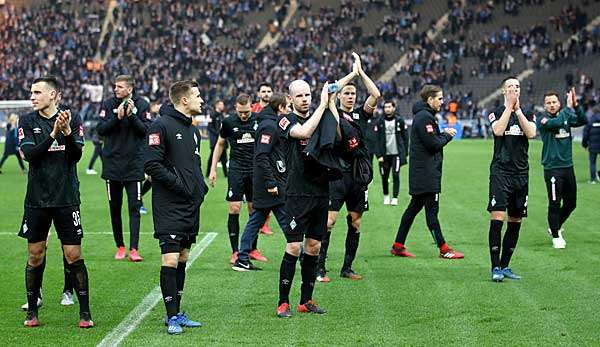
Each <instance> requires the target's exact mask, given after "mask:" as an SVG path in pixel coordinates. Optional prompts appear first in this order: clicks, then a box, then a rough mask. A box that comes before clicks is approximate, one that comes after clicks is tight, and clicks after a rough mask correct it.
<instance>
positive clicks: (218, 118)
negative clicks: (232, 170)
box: [206, 100, 227, 177]
mask: <svg viewBox="0 0 600 347" xmlns="http://www.w3.org/2000/svg"><path fill="white" fill-rule="evenodd" d="M223 111H225V103H223V100H217V102H215V110H214V113H213V114H211V115H209V118H208V125H207V126H206V130H207V131H208V141H209V142H208V143H209V145H210V154H209V155H208V161H207V163H206V177H208V175H209V174H210V165H211V164H212V157H213V153H214V152H215V146H216V145H217V140H218V139H219V131H220V130H221V123H223V119H224V118H225V114H224V113H223ZM219 161H220V162H221V166H222V167H223V176H225V177H227V151H223V153H222V154H221V158H219Z"/></svg>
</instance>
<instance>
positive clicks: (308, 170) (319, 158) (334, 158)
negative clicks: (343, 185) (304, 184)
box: [304, 110, 352, 182]
mask: <svg viewBox="0 0 600 347" xmlns="http://www.w3.org/2000/svg"><path fill="white" fill-rule="evenodd" d="M341 121H342V118H341V117H340V122H341ZM337 126H338V122H337V121H336V120H335V117H334V116H333V114H332V113H331V111H330V110H325V112H324V113H323V116H322V118H321V121H320V122H319V125H318V126H317V128H316V129H315V132H314V133H313V135H312V136H311V137H310V140H309V141H308V145H306V148H305V149H304V154H305V155H306V157H305V168H304V169H305V175H306V176H310V177H311V179H312V180H314V181H317V182H328V181H334V180H337V179H340V178H342V172H343V171H347V170H348V169H349V165H348V164H347V163H346V162H344V161H343V160H342V158H340V155H339V150H338V149H337V148H336V137H337ZM349 127H350V128H352V126H350V125H349Z"/></svg>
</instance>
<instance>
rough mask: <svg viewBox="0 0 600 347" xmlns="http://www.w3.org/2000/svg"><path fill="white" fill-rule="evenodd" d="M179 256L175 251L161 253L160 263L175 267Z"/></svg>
mask: <svg viewBox="0 0 600 347" xmlns="http://www.w3.org/2000/svg"><path fill="white" fill-rule="evenodd" d="M178 258H179V257H178V256H177V254H176V253H169V254H163V256H162V261H161V265H162V266H168V267H175V268H176V267H177V263H178V261H179V259H178Z"/></svg>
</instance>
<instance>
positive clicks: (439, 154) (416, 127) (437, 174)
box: [390, 84, 464, 259]
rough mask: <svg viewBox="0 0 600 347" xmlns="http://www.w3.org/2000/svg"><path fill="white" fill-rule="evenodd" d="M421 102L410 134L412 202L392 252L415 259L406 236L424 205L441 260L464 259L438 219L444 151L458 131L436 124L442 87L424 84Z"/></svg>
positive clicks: (416, 110) (410, 190)
mask: <svg viewBox="0 0 600 347" xmlns="http://www.w3.org/2000/svg"><path fill="white" fill-rule="evenodd" d="M421 99H422V101H419V102H417V103H416V104H415V105H414V106H413V113H414V114H415V118H414V121H413V125H412V128H411V131H410V163H409V164H408V168H409V170H408V183H409V194H410V195H411V200H410V203H409V204H408V207H407V208H406V211H404V214H403V215H402V220H401V221H400V227H399V228H398V233H397V234H396V242H394V245H393V246H392V249H391V251H390V252H391V253H392V254H393V255H395V256H399V257H414V255H413V254H411V253H409V252H408V251H407V250H406V247H405V242H406V236H407V235H408V231H409V230H410V227H411V225H412V223H413V221H414V220H415V217H416V216H417V214H418V213H419V212H420V211H421V209H422V208H423V206H424V207H425V217H426V220H427V227H428V228H429V230H430V231H431V234H432V235H433V237H434V238H435V242H436V244H437V246H438V248H439V249H440V258H443V259H461V258H464V254H462V253H461V252H458V251H455V250H453V249H452V248H450V247H449V246H448V244H447V243H446V241H445V240H444V236H443V235H442V229H441V227H440V222H439V220H438V212H439V207H440V203H439V196H440V192H441V188H442V187H441V186H442V162H443V157H444V154H443V150H444V146H446V145H447V144H448V142H450V141H451V140H452V138H453V137H454V135H456V130H455V129H453V128H446V129H444V132H443V133H442V132H440V128H439V125H438V123H437V121H436V118H435V113H436V112H439V111H440V110H441V108H442V104H443V103H444V95H443V93H442V88H440V87H438V86H435V85H430V84H428V85H425V86H424V87H423V89H421Z"/></svg>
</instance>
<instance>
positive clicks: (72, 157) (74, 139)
mask: <svg viewBox="0 0 600 347" xmlns="http://www.w3.org/2000/svg"><path fill="white" fill-rule="evenodd" d="M70 126H71V134H69V136H65V150H66V152H67V158H68V160H69V162H71V163H77V162H78V161H79V160H80V159H81V155H82V154H83V146H84V144H85V143H84V135H85V134H84V129H83V123H82V122H81V117H79V115H78V114H77V113H74V114H72V115H71V124H70Z"/></svg>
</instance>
